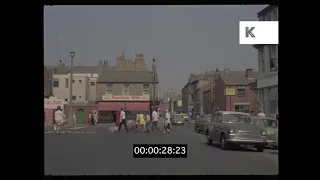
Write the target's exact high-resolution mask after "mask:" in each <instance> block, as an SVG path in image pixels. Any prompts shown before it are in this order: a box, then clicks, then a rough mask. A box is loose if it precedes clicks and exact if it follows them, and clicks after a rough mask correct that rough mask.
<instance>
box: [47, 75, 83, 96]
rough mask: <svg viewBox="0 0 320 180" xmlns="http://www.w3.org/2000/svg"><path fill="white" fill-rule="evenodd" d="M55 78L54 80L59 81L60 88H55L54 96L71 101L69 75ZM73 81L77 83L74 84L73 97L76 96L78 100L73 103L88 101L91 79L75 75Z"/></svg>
mask: <svg viewBox="0 0 320 180" xmlns="http://www.w3.org/2000/svg"><path fill="white" fill-rule="evenodd" d="M53 77H54V79H55V78H57V79H59V87H53V94H54V96H55V97H57V98H61V99H68V101H69V92H70V90H69V86H70V82H71V77H70V76H69V75H67V74H63V75H62V74H55V75H54V76H53ZM66 79H68V84H66V83H67V82H66V81H67V80H66ZM73 79H74V81H75V82H74V83H72V95H73V96H76V100H73V101H87V100H88V92H89V78H88V77H87V75H85V74H82V75H79V74H74V76H73ZM80 81H81V82H80ZM80 96H81V97H80Z"/></svg>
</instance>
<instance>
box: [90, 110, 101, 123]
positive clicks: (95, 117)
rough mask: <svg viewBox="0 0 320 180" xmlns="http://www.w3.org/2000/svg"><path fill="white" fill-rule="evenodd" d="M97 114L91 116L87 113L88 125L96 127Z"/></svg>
mask: <svg viewBox="0 0 320 180" xmlns="http://www.w3.org/2000/svg"><path fill="white" fill-rule="evenodd" d="M98 119H99V117H98V113H97V112H94V113H93V114H92V113H91V112H89V124H91V125H93V126H96V125H97V123H98Z"/></svg>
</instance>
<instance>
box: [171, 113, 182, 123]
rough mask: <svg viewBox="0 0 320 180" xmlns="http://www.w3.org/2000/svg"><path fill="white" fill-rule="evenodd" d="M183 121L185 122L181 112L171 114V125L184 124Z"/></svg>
mask: <svg viewBox="0 0 320 180" xmlns="http://www.w3.org/2000/svg"><path fill="white" fill-rule="evenodd" d="M184 123H185V119H184V116H183V115H181V114H174V115H173V118H172V120H171V124H172V125H177V124H181V125H184Z"/></svg>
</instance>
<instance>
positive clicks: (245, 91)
mask: <svg viewBox="0 0 320 180" xmlns="http://www.w3.org/2000/svg"><path fill="white" fill-rule="evenodd" d="M216 76H217V77H216V82H215V85H216V90H215V100H216V102H215V103H216V105H217V106H218V107H219V109H220V110H223V111H239V112H251V111H253V110H254V102H255V100H254V97H255V94H254V91H253V90H252V89H251V88H250V86H249V84H250V83H252V82H253V81H254V78H256V77H258V76H259V73H258V72H255V71H253V69H246V71H231V70H230V69H225V70H224V71H218V72H216ZM226 89H229V90H233V91H234V92H235V94H234V95H232V96H226Z"/></svg>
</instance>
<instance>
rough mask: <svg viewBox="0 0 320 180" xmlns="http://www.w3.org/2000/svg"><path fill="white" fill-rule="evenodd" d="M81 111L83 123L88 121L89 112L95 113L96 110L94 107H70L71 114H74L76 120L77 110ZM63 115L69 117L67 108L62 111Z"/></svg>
mask: <svg viewBox="0 0 320 180" xmlns="http://www.w3.org/2000/svg"><path fill="white" fill-rule="evenodd" d="M80 108H81V109H83V110H84V118H85V121H84V122H85V123H87V122H88V119H89V112H92V111H95V110H97V109H96V107H95V106H73V107H72V110H73V112H74V113H75V114H76V118H78V113H77V112H78V110H79V109H80ZM64 114H65V115H66V116H67V118H68V116H69V106H65V111H64Z"/></svg>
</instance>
